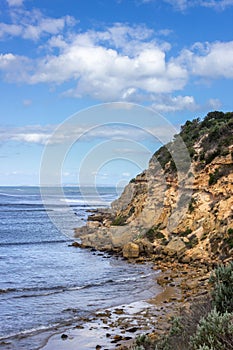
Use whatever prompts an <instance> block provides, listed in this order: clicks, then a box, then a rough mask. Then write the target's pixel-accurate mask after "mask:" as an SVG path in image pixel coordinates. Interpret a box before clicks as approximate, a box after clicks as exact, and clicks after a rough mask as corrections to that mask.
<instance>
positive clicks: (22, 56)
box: [0, 0, 233, 185]
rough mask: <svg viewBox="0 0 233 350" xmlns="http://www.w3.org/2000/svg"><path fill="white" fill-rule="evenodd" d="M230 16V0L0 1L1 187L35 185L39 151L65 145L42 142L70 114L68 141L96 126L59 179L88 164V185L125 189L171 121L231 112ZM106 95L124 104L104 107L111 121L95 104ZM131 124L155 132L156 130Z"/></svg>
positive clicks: (71, 179)
mask: <svg viewBox="0 0 233 350" xmlns="http://www.w3.org/2000/svg"><path fill="white" fill-rule="evenodd" d="M232 23H233V0H218V1H217V0H193V1H191V0H177V1H174V0H86V1H82V0H69V1H67V0H66V1H65V0H56V1H49V0H1V4H0V91H1V104H0V118H1V126H0V158H1V168H0V185H20V184H21V185H33V184H35V185H36V184H38V183H39V174H40V164H41V157H42V154H43V152H44V150H45V148H46V147H48V144H50V145H51V144H53V147H58V148H57V152H59V147H60V144H59V143H61V142H63V141H61V139H59V140H58V139H55V140H54V139H52V140H53V141H51V139H50V137H51V135H52V134H53V131H54V130H55V129H56V128H57V127H58V126H59V125H60V124H61V123H62V124H64V123H65V125H66V123H67V120H68V118H69V117H70V116H72V115H74V114H76V113H78V116H79V117H78V118H77V119H75V120H76V121H75V123H76V124H75V127H73V131H72V132H73V134H74V133H77V139H78V137H79V136H80V133H81V134H82V133H87V132H90V130H91V128H92V127H93V126H96V125H98V128H95V129H94V130H92V131H91V132H90V135H89V136H88V137H84V138H80V139H78V140H77V141H76V142H75V143H74V144H72V145H70V148H69V151H67V154H66V156H65V158H64V162H63V165H62V169H60V170H61V174H62V175H61V177H62V182H65V183H77V182H78V181H79V175H80V169H82V166H83V164H86V165H85V167H86V168H85V171H82V178H83V179H84V178H85V181H84V180H82V181H84V182H85V183H86V184H92V183H93V181H96V182H97V183H99V184H117V185H123V184H125V183H126V182H127V181H128V180H129V179H130V178H132V177H133V176H135V174H136V173H138V172H140V171H141V169H143V168H144V167H146V163H147V162H148V160H149V158H150V156H151V153H153V151H155V150H156V148H157V147H158V146H159V144H161V143H163V142H161V140H166V137H165V138H163V137H161V138H160V137H159V136H158V135H160V136H161V134H162V133H163V134H166V130H167V128H169V127H168V124H169V123H171V124H172V125H174V132H175V130H177V129H178V128H179V126H180V125H181V124H182V123H184V122H185V121H186V120H187V119H190V118H194V117H198V116H199V117H203V116H205V114H206V113H208V112H209V111H211V110H223V111H232V91H233V26H232ZM112 102H121V103H122V105H121V106H123V103H124V104H125V110H124V111H123V110H122V108H119V109H118V114H117V115H116V114H114V117H112V116H111V113H113V110H114V113H115V110H116V108H112V111H111V113H110V112H109V122H111V123H112V124H111V127H109V125H107V126H106V124H107V123H108V120H107V119H106V118H102V117H101V115H102V113H103V114H104V113H105V112H103V111H105V105H103V110H101V108H100V107H99V106H100V105H101V104H105V103H110V104H111V103H112ZM128 103H132V104H139V105H141V106H145V107H149V108H151V109H152V110H153V111H154V115H153V116H149V115H150V112H148V111H145V114H147V113H148V117H146V118H144V115H143V112H142V111H141V112H140V113H137V107H132V108H129V105H128ZM96 105H98V107H94V106H96ZM114 106H115V105H114ZM86 108H91V109H92V111H91V112H90V113H86V112H82V111H83V110H85V109H86ZM157 113H159V114H157ZM122 115H124V116H125V118H123V119H122ZM161 115H162V116H163V117H164V118H165V119H163V118H162V117H161ZM150 118H151V123H150V122H149V119H150ZM158 120H159V121H160V123H159V122H158ZM161 121H162V123H161ZM101 123H102V124H101ZM103 123H104V124H103ZM124 123H130V125H131V127H130V128H128V127H126V126H125V125H124ZM153 123H154V124H155V125H153ZM139 124H140V128H141V129H144V131H145V130H147V131H148V130H149V128H151V129H153V130H154V128H155V127H157V131H156V133H155V134H156V137H155V138H153V137H152V136H151V135H149V134H148V133H147V135H146V134H144V135H142V134H143V133H142V130H141V131H140V132H138V125H139ZM149 124H150V125H149ZM169 125H170V124H169ZM101 127H102V131H101V130H100V129H101ZM68 130H70V129H69V128H68ZM116 135H117V137H118V142H121V146H120V147H117V146H116V144H115V142H116ZM169 135H170V134H169ZM169 135H166V136H169ZM49 140H50V141H49ZM159 140H160V141H159ZM110 141H111V142H112V144H110V143H111V142H110ZM104 142H107V143H106V144H104ZM109 142H110V143H109ZM102 144H104V145H105V146H104V147H102V146H101V145H102ZM98 149H99V151H100V152H101V154H102V155H104V157H99V158H98V156H97V152H96V150H98ZM110 149H111V151H109V150H110ZM106 150H107V151H108V152H107V151H106ZM120 150H121V151H122V152H121V151H120ZM91 155H93V157H94V158H93V164H94V163H95V169H94V168H92V166H91V164H90V163H88V162H86V160H87V159H88V161H89V162H91V161H92V160H91ZM135 155H136V158H135ZM96 158H98V159H99V163H98V162H97V163H98V164H97V163H96ZM110 158H111V159H110ZM94 160H95V161H94ZM142 160H143V161H142ZM87 164H89V165H88V167H89V168H90V169H91V171H89V168H87ZM84 174H85V176H84Z"/></svg>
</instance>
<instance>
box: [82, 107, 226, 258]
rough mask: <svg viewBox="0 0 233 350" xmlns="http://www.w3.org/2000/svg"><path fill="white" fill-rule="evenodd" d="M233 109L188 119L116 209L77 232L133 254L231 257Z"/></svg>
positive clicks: (89, 242) (87, 242) (90, 243)
mask: <svg viewBox="0 0 233 350" xmlns="http://www.w3.org/2000/svg"><path fill="white" fill-rule="evenodd" d="M232 194H233V113H232V112H230V113H223V112H217V111H216V112H210V113H208V115H207V116H206V117H205V118H204V119H203V120H199V119H194V120H193V121H187V122H186V123H185V125H184V126H182V127H181V132H180V133H179V134H178V135H175V136H174V139H173V141H172V142H170V143H168V144H167V145H165V146H163V147H161V148H160V149H159V150H158V151H157V152H155V154H154V155H153V157H152V158H151V160H150V162H149V166H148V169H147V170H145V171H143V172H142V173H141V174H139V175H137V176H136V178H135V179H132V180H131V181H130V183H129V184H128V185H127V186H126V187H125V189H124V191H123V193H122V195H121V196H120V198H119V199H117V200H116V201H114V202H113V203H112V205H111V208H110V209H109V210H102V211H101V210H98V211H97V212H96V213H94V214H92V215H90V216H89V217H88V221H87V224H86V225H85V226H83V227H81V228H77V229H76V230H75V236H76V237H78V238H80V239H81V242H82V246H84V247H94V248H96V249H98V250H114V251H122V253H123V255H124V256H125V257H126V258H138V257H140V256H144V257H150V259H151V258H152V259H153V260H155V261H156V260H166V258H168V259H170V260H171V259H174V260H178V261H180V262H184V263H185V262H186V263H189V262H195V261H197V262H202V263H208V262H215V261H216V262H218V261H227V260H229V259H230V257H231V256H232V254H233V223H232V221H233V220H232V219H233V196H232Z"/></svg>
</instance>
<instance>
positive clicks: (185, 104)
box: [152, 95, 199, 112]
mask: <svg viewBox="0 0 233 350" xmlns="http://www.w3.org/2000/svg"><path fill="white" fill-rule="evenodd" d="M154 100H155V102H154V103H153V105H152V107H153V109H154V110H156V111H158V112H178V111H183V110H186V111H195V110H197V109H198V108H199V106H198V105H197V103H196V102H195V99H194V97H193V96H170V95H162V96H155V98H154Z"/></svg>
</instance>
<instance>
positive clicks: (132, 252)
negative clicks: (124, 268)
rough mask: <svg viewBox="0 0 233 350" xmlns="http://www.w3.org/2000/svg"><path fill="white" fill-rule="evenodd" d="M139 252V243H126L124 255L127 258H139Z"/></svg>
mask: <svg viewBox="0 0 233 350" xmlns="http://www.w3.org/2000/svg"><path fill="white" fill-rule="evenodd" d="M139 252H140V250H139V245H138V244H136V243H133V242H129V243H126V244H125V245H124V246H123V250H122V253H123V257H124V258H126V259H131V258H138V257H139Z"/></svg>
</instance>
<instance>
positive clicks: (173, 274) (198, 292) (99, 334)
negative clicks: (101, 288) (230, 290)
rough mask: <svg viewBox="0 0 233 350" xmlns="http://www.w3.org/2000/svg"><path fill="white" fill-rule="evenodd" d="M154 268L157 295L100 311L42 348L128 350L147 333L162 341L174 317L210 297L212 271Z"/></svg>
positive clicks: (171, 265) (185, 267)
mask: <svg viewBox="0 0 233 350" xmlns="http://www.w3.org/2000/svg"><path fill="white" fill-rule="evenodd" d="M151 263H152V261H151ZM153 269H154V270H156V271H159V270H161V272H160V273H159V274H158V276H157V278H156V280H155V283H157V284H158V285H159V286H160V288H161V290H160V292H159V293H158V294H157V295H155V296H153V297H151V298H149V299H147V300H141V301H137V302H132V303H130V304H123V305H120V306H117V307H111V308H108V309H104V310H99V311H97V312H96V313H95V315H94V316H93V317H90V318H89V319H87V320H85V321H86V322H84V323H83V324H82V325H77V326H76V327H70V328H68V329H67V330H66V331H65V333H62V332H57V333H56V334H53V335H51V336H50V337H49V338H48V339H47V343H46V344H45V345H43V346H42V347H40V348H39V349H40V350H53V349H56V350H73V349H74V348H76V347H77V346H78V347H79V348H80V344H81V346H82V347H81V348H82V350H92V349H108V350H114V349H116V348H118V349H122V350H126V349H129V347H130V346H131V345H132V344H133V343H134V340H135V338H136V337H137V336H138V335H141V334H147V335H148V336H149V337H150V338H151V339H153V340H156V339H158V338H159V337H160V336H161V335H162V334H164V333H166V332H167V331H168V330H169V328H170V320H171V318H172V317H173V316H176V315H178V314H179V312H180V310H181V309H183V308H188V307H189V306H190V304H191V303H192V302H193V301H194V300H197V299H198V298H200V297H202V296H204V295H206V294H208V279H209V275H210V272H209V271H208V270H209V269H208V267H207V266H190V265H188V264H183V263H177V262H173V263H169V262H164V263H163V262H160V263H159V264H156V265H154V267H153ZM87 333H89V336H88V337H87V336H86V335H87Z"/></svg>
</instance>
